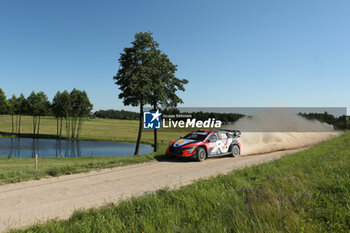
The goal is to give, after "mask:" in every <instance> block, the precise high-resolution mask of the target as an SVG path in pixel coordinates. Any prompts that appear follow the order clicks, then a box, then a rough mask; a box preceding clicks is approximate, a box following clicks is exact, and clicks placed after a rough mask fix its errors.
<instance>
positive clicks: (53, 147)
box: [0, 138, 153, 158]
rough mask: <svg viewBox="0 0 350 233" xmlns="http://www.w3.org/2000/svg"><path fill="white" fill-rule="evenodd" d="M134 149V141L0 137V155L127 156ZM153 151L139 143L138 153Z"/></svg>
mask: <svg viewBox="0 0 350 233" xmlns="http://www.w3.org/2000/svg"><path fill="white" fill-rule="evenodd" d="M134 151H135V143H128V142H107V141H66V140H55V139H32V138H0V157H6V158H7V156H8V155H9V153H11V156H12V157H18V158H32V157H34V156H35V154H38V155H39V157H58V158H71V157H87V156H128V155H132V154H133V153H134ZM151 152H153V147H152V146H150V145H145V144H141V145H140V154H146V153H151Z"/></svg>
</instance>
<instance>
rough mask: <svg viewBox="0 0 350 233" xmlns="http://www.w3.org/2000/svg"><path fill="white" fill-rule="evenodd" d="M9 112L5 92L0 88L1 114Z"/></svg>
mask: <svg viewBox="0 0 350 233" xmlns="http://www.w3.org/2000/svg"><path fill="white" fill-rule="evenodd" d="M5 114H8V103H7V100H6V95H5V92H4V91H3V90H2V89H1V88H0V115H5Z"/></svg>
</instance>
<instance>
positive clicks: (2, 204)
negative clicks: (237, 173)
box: [0, 149, 302, 231]
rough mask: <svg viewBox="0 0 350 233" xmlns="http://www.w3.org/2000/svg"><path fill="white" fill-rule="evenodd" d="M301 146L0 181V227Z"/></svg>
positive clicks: (270, 157) (184, 180) (182, 180)
mask: <svg viewBox="0 0 350 233" xmlns="http://www.w3.org/2000/svg"><path fill="white" fill-rule="evenodd" d="M298 150H302V149H293V150H285V151H277V152H272V153H266V154H259V155H251V156H242V157H238V158H232V157H225V158H216V159H208V160H206V161H204V162H189V161H184V160H179V159H171V160H164V161H154V162H149V163H144V164H138V165H131V166H125V167H117V168H112V169H104V170H101V171H93V172H89V173H83V174H75V175H68V176H61V177H54V178H47V179H41V180H36V181H28V182H23V183H17V184H9V185H2V186H0V231H6V230H7V229H10V228H19V227H24V226H28V225H31V224H34V223H36V222H44V221H46V220H48V219H53V218H56V217H58V218H62V219H65V218H68V217H69V216H71V215H72V213H73V212H74V210H75V209H81V208H91V207H98V206H102V205H105V204H107V203H110V202H118V200H122V199H127V198H129V197H131V196H137V195H141V194H143V193H144V192H149V191H155V190H157V189H160V188H164V187H170V188H176V187H179V186H182V185H187V184H190V183H191V182H193V181H195V180H197V179H199V178H206V177H209V176H213V175H216V174H226V173H228V172H230V171H232V170H233V169H237V168H242V167H246V166H251V165H255V164H259V163H264V162H268V161H271V160H274V159H277V158H280V157H281V156H282V155H285V154H287V153H293V152H296V151H298Z"/></svg>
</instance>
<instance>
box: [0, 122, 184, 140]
mask: <svg viewBox="0 0 350 233" xmlns="http://www.w3.org/2000/svg"><path fill="white" fill-rule="evenodd" d="M138 127H139V122H138V121H135V120H112V119H89V120H87V121H85V122H84V125H83V130H82V133H81V137H80V139H81V140H106V141H119V142H136V139H137V133H138ZM32 131H33V125H32V117H29V116H24V117H22V126H21V133H23V134H32V133H33V132H32ZM189 131H190V129H173V130H172V129H166V130H163V129H159V130H158V139H159V143H160V144H162V143H165V144H167V143H168V142H169V141H171V140H174V139H176V138H179V137H180V136H184V135H185V134H186V133H187V132H189ZM0 132H5V133H10V132H11V117H10V116H0ZM40 134H41V135H43V136H47V137H55V136H56V119H55V118H54V117H44V118H42V120H41V124H40ZM62 135H63V136H64V135H66V131H65V127H63V133H62ZM142 142H143V143H148V144H153V130H144V131H143V134H142Z"/></svg>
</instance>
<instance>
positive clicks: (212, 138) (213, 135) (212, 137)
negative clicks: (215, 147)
mask: <svg viewBox="0 0 350 233" xmlns="http://www.w3.org/2000/svg"><path fill="white" fill-rule="evenodd" d="M208 139H209V140H210V141H211V142H215V141H217V140H218V136H216V133H213V134H212V135H210V137H209V138H208Z"/></svg>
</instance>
